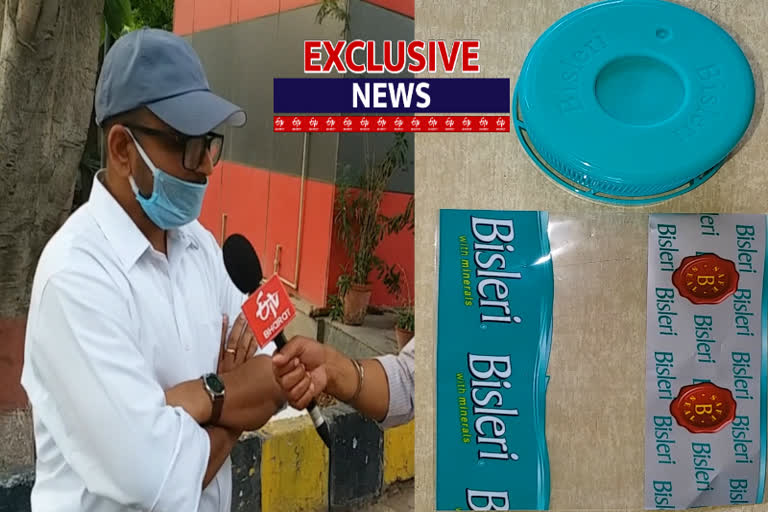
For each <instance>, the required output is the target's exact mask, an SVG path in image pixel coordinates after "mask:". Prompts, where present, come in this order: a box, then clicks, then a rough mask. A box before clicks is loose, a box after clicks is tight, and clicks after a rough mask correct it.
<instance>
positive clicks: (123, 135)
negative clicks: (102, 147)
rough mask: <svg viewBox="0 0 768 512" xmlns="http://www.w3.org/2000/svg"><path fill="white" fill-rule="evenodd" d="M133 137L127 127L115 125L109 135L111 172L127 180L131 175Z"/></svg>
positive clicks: (110, 129) (108, 150)
mask: <svg viewBox="0 0 768 512" xmlns="http://www.w3.org/2000/svg"><path fill="white" fill-rule="evenodd" d="M131 143H132V141H131V136H130V135H128V132H127V131H126V129H125V127H123V126H122V125H120V124H115V125H113V126H111V127H110V128H109V132H108V133H107V152H108V154H109V161H110V164H111V165H110V170H112V171H114V172H115V174H117V175H118V176H122V177H124V178H127V177H128V176H129V175H130V174H131V157H132V155H131V145H132V144H131Z"/></svg>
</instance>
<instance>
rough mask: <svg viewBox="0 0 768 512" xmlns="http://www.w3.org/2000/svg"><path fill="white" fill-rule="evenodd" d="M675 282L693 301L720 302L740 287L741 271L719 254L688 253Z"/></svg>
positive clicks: (685, 295)
mask: <svg viewBox="0 0 768 512" xmlns="http://www.w3.org/2000/svg"><path fill="white" fill-rule="evenodd" d="M672 284H673V285H674V286H675V288H677V291H678V292H679V293H680V295H681V296H683V297H685V298H686V299H688V300H689V301H691V302H692V303H693V304H720V303H721V302H723V301H724V300H725V299H727V298H728V297H730V296H731V295H733V294H734V293H735V292H736V290H737V289H738V287H739V273H738V272H737V271H736V266H735V265H734V264H733V262H732V261H729V260H725V259H723V258H721V257H719V256H717V255H716V254H701V255H699V256H688V257H685V258H683V261H682V262H681V263H680V266H679V267H678V268H677V270H675V271H674V272H673V273H672Z"/></svg>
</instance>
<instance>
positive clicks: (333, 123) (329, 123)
mask: <svg viewBox="0 0 768 512" xmlns="http://www.w3.org/2000/svg"><path fill="white" fill-rule="evenodd" d="M325 125H326V126H328V127H329V128H333V127H334V126H336V121H335V120H334V119H333V118H332V117H329V118H328V119H326V121H325Z"/></svg>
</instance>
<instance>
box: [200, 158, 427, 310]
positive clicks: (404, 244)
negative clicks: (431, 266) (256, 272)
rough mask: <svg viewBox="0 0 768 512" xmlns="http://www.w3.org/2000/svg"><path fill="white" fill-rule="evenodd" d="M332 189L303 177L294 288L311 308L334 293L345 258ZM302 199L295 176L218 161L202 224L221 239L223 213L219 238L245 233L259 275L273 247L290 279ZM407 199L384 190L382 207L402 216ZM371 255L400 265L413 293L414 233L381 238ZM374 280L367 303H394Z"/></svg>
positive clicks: (269, 268) (268, 268)
mask: <svg viewBox="0 0 768 512" xmlns="http://www.w3.org/2000/svg"><path fill="white" fill-rule="evenodd" d="M335 194H336V187H335V186H334V185H332V184H330V183H323V182H319V181H314V180H306V182H305V189H304V218H303V229H302V232H301V253H300V256H299V276H298V288H297V289H295V290H293V291H294V292H295V293H296V294H297V295H299V296H300V297H302V298H304V299H305V300H307V301H309V302H310V303H312V304H314V305H316V306H325V305H326V304H327V300H328V294H329V293H330V294H333V293H335V292H336V280H337V279H338V277H339V274H340V273H341V266H342V265H343V264H344V263H345V262H346V255H345V254H344V247H343V245H342V243H341V242H340V241H338V240H337V239H336V234H335V232H334V230H333V205H334V198H335ZM300 197H301V177H299V176H292V175H286V174H282V173H277V172H271V171H268V170H264V169H255V168H252V167H247V166H244V165H242V164H238V163H234V162H221V163H219V165H218V166H217V169H216V172H215V173H214V175H213V176H212V177H211V180H210V182H209V185H208V190H207V191H206V194H205V200H204V201H203V210H202V212H201V214H200V222H201V223H202V224H203V225H204V226H205V227H206V228H207V229H208V230H210V231H211V232H212V233H213V235H214V236H215V237H216V240H218V242H219V244H221V243H223V240H222V217H223V214H226V226H225V228H226V229H225V232H224V238H225V239H226V237H227V236H229V235H231V234H233V233H240V234H243V235H245V236H246V237H247V238H248V239H249V240H250V242H251V243H252V244H253V247H254V249H256V252H257V253H258V255H259V259H260V260H261V266H262V270H263V271H264V274H265V275H271V274H272V273H273V272H274V270H275V265H274V262H275V255H276V250H277V245H278V244H279V245H280V246H281V253H280V261H279V274H280V276H282V277H283V278H284V279H286V280H288V281H293V279H294V265H295V264H296V245H297V242H298V230H299V218H300V217H299V216H300V211H299V202H300V201H299V200H300ZM410 197H411V196H410V195H409V194H399V193H393V192H389V193H386V194H385V195H384V199H383V202H382V206H381V212H382V213H383V214H385V215H393V214H397V213H401V212H402V211H403V210H404V209H405V206H406V204H407V203H408V200H409V198H410ZM377 255H378V256H379V257H381V258H382V259H384V261H386V262H387V263H389V264H393V263H399V264H400V265H401V266H402V267H403V270H404V271H405V275H406V276H407V281H408V286H409V287H410V292H411V297H413V283H414V274H413V267H414V238H413V233H411V232H402V233H400V234H398V235H393V236H390V237H387V238H385V239H384V241H383V242H382V244H381V246H379V250H378V251H377ZM372 278H373V280H374V286H373V294H372V297H371V302H372V303H373V304H377V305H396V299H395V298H394V297H389V296H388V294H387V290H386V288H385V287H384V285H383V284H381V283H379V282H376V281H375V276H372Z"/></svg>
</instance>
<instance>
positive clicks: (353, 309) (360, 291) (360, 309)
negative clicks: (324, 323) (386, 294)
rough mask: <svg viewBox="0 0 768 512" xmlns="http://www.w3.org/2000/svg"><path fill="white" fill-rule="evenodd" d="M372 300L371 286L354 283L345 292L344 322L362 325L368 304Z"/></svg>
mask: <svg viewBox="0 0 768 512" xmlns="http://www.w3.org/2000/svg"><path fill="white" fill-rule="evenodd" d="M370 301H371V286H370V285H359V284H353V285H351V286H350V287H349V290H347V293H345V294H344V323H345V324H347V325H362V323H363V320H365V314H366V313H367V312H368V304H369V303H370Z"/></svg>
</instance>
